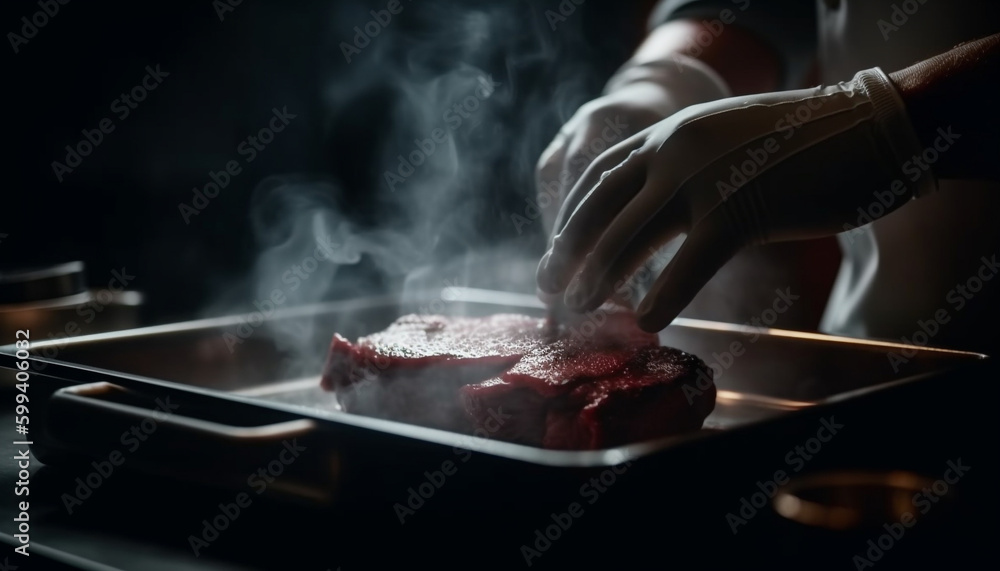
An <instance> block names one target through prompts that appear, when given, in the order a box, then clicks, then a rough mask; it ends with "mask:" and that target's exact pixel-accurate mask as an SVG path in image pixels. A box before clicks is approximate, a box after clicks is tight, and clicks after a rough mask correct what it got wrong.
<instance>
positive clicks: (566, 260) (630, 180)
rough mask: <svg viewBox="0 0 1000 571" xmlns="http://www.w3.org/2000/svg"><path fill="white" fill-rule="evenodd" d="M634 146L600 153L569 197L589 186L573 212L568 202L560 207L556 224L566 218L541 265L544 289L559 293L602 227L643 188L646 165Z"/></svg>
mask: <svg viewBox="0 0 1000 571" xmlns="http://www.w3.org/2000/svg"><path fill="white" fill-rule="evenodd" d="M633 150H634V149H633V148H631V147H630V146H621V147H618V146H616V147H614V148H612V149H611V150H609V151H608V152H607V153H605V154H604V155H601V156H600V157H598V159H597V160H596V161H595V162H594V164H592V165H591V166H590V167H589V168H588V169H587V172H586V173H584V177H583V178H582V179H580V181H579V182H577V184H576V186H574V187H573V190H571V191H570V195H569V196H568V197H567V201H569V200H570V199H572V198H573V197H574V195H578V194H580V193H581V192H583V191H582V190H581V189H583V188H587V189H588V190H589V192H587V193H586V196H585V197H584V199H583V200H581V201H579V204H578V205H577V206H576V208H575V209H574V211H573V212H572V214H569V215H568V216H567V211H568V208H569V207H570V203H569V202H567V203H566V204H564V205H563V208H562V210H560V213H559V218H558V219H557V221H556V225H557V227H559V223H560V220H563V219H565V220H566V223H565V225H564V226H563V227H562V229H561V230H560V231H559V233H558V234H556V235H555V236H554V237H553V240H552V247H551V248H550V249H549V251H548V253H547V254H546V256H545V257H544V258H543V263H542V264H540V265H539V271H538V276H537V277H538V287H540V288H541V289H542V290H543V291H547V292H549V293H558V292H561V291H562V290H563V289H565V287H566V284H567V283H568V282H569V280H570V278H571V277H572V276H573V274H574V273H576V270H577V269H578V268H579V266H580V264H581V263H582V262H583V258H584V256H585V255H586V253H587V251H588V250H589V249H590V248H591V246H592V245H593V244H594V242H596V241H597V239H598V237H599V236H600V233H601V230H602V229H603V228H605V227H607V225H608V223H610V222H611V220H612V219H613V218H614V216H615V215H616V214H617V213H618V212H619V211H621V209H622V208H623V207H624V206H625V205H626V204H628V202H629V201H630V200H631V199H632V197H633V196H635V194H636V193H637V192H639V189H641V188H642V185H643V182H644V180H645V176H646V169H645V167H644V164H643V161H641V160H639V159H637V158H634V155H632V154H631V153H632V151H633ZM630 157H633V158H632V159H631V160H629V158H630ZM595 173H599V174H595ZM597 177H599V178H598V180H594V179H595V178H597ZM591 181H593V182H591Z"/></svg>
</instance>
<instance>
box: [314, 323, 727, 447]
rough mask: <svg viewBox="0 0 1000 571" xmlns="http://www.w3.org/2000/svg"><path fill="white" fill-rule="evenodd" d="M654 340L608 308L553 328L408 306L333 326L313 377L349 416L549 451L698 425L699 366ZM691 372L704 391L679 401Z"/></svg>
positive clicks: (710, 399)
mask: <svg viewBox="0 0 1000 571" xmlns="http://www.w3.org/2000/svg"><path fill="white" fill-rule="evenodd" d="M657 344H658V339H657V336H656V335H654V334H650V333H645V332H643V331H641V330H640V329H639V328H638V326H637V325H636V323H635V318H634V316H633V315H632V313H631V312H629V311H627V310H622V309H621V308H616V307H610V306H604V307H602V308H601V309H599V310H597V311H595V312H592V313H591V314H590V318H588V319H587V320H585V321H581V322H578V323H576V324H570V325H562V326H558V327H556V326H554V325H553V324H551V323H550V322H547V321H546V320H543V319H537V318H532V317H527V316H523V315H511V314H500V315H494V316H491V317H484V318H463V317H444V316H436V315H432V316H420V315H410V316H405V317H402V318H400V319H398V320H397V321H396V322H395V323H393V324H392V325H390V326H389V327H388V328H387V329H386V330H385V331H382V332H380V333H376V334H374V335H370V336H368V337H362V338H361V339H359V340H358V341H357V343H351V342H349V341H347V340H346V339H344V338H343V337H341V336H339V335H335V336H334V339H333V342H332V344H331V346H330V354H329V358H328V360H327V365H326V368H325V370H324V374H323V380H322V385H323V387H324V388H325V389H327V390H336V391H337V393H338V398H339V400H340V402H341V404H342V405H343V407H344V410H346V411H348V412H352V413H356V414H363V415H368V416H376V417H381V418H388V419H392V420H399V421H403V422H411V423H414V424H421V425H424V426H431V427H436V428H444V429H448V430H460V431H464V432H468V431H470V430H472V429H474V428H480V429H482V430H485V431H486V434H488V435H489V436H490V437H493V438H499V439H504V440H511V441H515V442H523V443H526V444H532V445H544V446H546V447H550V448H596V447H603V446H613V445H615V444H620V443H625V442H630V441H635V440H642V439H648V438H653V437H656V436H662V435H664V434H668V433H672V432H676V431H680V430H686V429H693V428H698V427H699V426H700V425H701V422H702V421H703V420H704V418H705V416H707V415H708V413H709V412H711V410H712V408H713V407H714V402H715V399H714V391H715V389H714V386H712V385H711V372H710V371H709V370H708V368H707V367H706V366H705V365H704V363H702V362H701V361H700V360H699V359H697V358H696V357H693V356H691V355H687V354H685V353H682V352H680V351H677V350H674V349H667V348H660V347H657ZM699 371H701V372H702V375H703V378H704V379H705V380H703V381H702V383H701V387H702V388H701V389H700V391H701V392H703V393H705V394H703V395H702V396H700V397H698V398H697V399H696V402H694V403H693V404H691V405H689V404H688V400H689V399H687V398H686V395H685V394H684V393H683V392H682V391H683V389H682V386H681V385H682V383H689V384H690V385H691V386H694V382H695V381H696V379H697V378H698V374H699ZM706 375H707V376H706ZM484 379H487V380H484ZM467 385H468V386H467ZM463 387H464V388H463ZM705 387H707V389H706V388H705ZM709 393H710V394H709ZM498 419H499V420H498ZM477 433H479V432H478V431H477Z"/></svg>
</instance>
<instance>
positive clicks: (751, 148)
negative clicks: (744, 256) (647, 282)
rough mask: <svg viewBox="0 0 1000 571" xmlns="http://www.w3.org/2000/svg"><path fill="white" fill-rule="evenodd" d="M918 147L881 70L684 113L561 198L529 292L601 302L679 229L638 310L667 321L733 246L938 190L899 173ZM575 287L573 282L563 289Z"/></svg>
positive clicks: (616, 152) (652, 326) (569, 301)
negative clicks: (883, 197) (673, 249)
mask: <svg viewBox="0 0 1000 571" xmlns="http://www.w3.org/2000/svg"><path fill="white" fill-rule="evenodd" d="M920 152H921V148H920V143H919V141H918V139H917V136H916V133H915V132H914V130H913V126H912V124H911V123H910V120H909V117H908V115H907V113H906V109H905V107H904V105H903V102H902V100H901V99H900V97H899V94H898V93H897V92H896V90H895V88H894V87H893V85H892V84H891V83H890V81H889V78H888V77H887V76H886V75H885V74H884V73H883V72H882V70H880V69H878V68H874V69H870V70H867V71H862V72H859V73H858V74H857V75H856V76H855V77H854V79H853V80H851V81H849V82H846V83H841V84H838V85H832V86H829V87H817V88H814V89H803V90H796V91H786V92H778V93H766V94H761V95H754V96H747V97H733V98H730V99H725V100H721V101H715V102H712V103H705V104H700V105H695V106H692V107H688V108H686V109H684V110H682V111H680V112H678V113H676V114H674V115H672V116H671V117H669V118H667V119H665V120H663V121H661V122H660V123H657V124H656V125H654V126H652V127H650V128H648V129H646V130H645V131H643V132H641V133H638V134H636V135H635V136H633V137H631V138H630V139H628V140H627V141H625V142H623V143H621V144H619V145H616V146H615V147H614V148H611V149H609V150H608V151H607V152H605V153H604V154H602V155H601V156H600V157H598V158H597V160H595V161H594V163H593V164H592V165H591V166H590V167H589V168H588V169H587V171H586V172H585V173H584V175H583V177H581V179H580V180H579V182H577V184H576V185H575V186H574V187H573V189H572V190H571V192H570V194H569V196H568V197H567V199H566V205H565V206H564V207H563V208H562V209H561V210H560V212H559V215H558V217H557V219H556V222H555V227H556V229H557V230H558V234H557V235H556V236H555V237H554V238H553V243H552V247H551V248H550V249H549V251H548V252H547V253H546V254H545V256H544V257H543V258H542V260H541V262H540V264H539V268H538V287H539V289H540V290H541V291H542V292H545V293H548V294H558V293H561V292H563V291H564V290H565V295H564V301H565V302H566V305H567V306H568V307H569V308H570V309H574V310H577V311H584V310H588V309H592V308H594V307H597V306H598V305H599V304H600V303H601V301H602V300H604V299H606V298H607V297H609V296H610V295H612V294H613V293H614V291H613V286H612V284H616V283H621V280H622V278H624V277H625V276H627V274H629V273H630V272H631V271H632V270H633V269H634V268H635V267H637V266H638V265H639V264H640V263H642V261H643V260H644V259H645V258H647V257H648V256H649V254H650V248H651V247H655V246H657V245H660V244H662V243H664V242H666V241H668V240H670V239H672V238H674V237H676V236H678V235H680V234H687V238H686V239H685V241H684V243H683V245H682V246H681V249H680V250H679V251H678V252H677V255H676V256H675V257H674V258H673V260H672V261H671V262H670V264H669V265H668V266H667V268H666V269H665V270H664V271H663V273H662V274H661V275H660V276H659V278H658V279H657V280H656V283H655V284H654V285H653V286H652V288H651V289H650V291H649V293H648V294H647V295H646V297H645V298H644V299H643V301H642V303H641V304H640V306H639V308H638V313H639V323H640V325H641V326H642V327H643V328H644V329H646V330H648V331H655V330H659V329H662V328H663V327H666V326H667V325H668V324H669V323H670V322H671V321H672V320H673V318H674V317H676V316H677V314H678V313H680V311H681V310H682V309H684V307H685V306H687V304H688V303H689V302H690V301H691V299H692V298H693V297H694V296H695V294H697V293H698V291H699V290H700V289H701V288H702V286H704V285H705V283H706V282H707V281H708V280H709V279H711V277H712V276H713V275H714V274H715V272H716V271H717V270H718V269H719V268H721V267H722V266H723V265H724V264H725V263H726V262H727V261H728V260H729V259H730V258H731V257H732V256H733V255H734V254H735V253H736V252H737V251H738V250H740V249H741V248H743V247H744V246H747V245H751V244H762V243H766V242H774V241H781V240H791V239H801V238H810V237H819V236H825V235H830V234H836V233H838V232H841V231H843V230H844V229H845V228H850V227H851V226H850V225H851V224H855V223H857V220H858V209H859V208H862V209H864V210H866V211H872V210H874V211H875V212H876V213H877V212H878V209H869V208H868V207H869V206H870V205H872V204H873V202H877V199H876V197H875V193H876V192H879V193H884V192H892V193H894V194H893V196H894V197H895V201H894V202H893V203H891V207H887V208H884V209H883V210H884V212H883V214H885V213H888V212H889V211H891V210H894V209H895V208H897V207H898V206H900V205H902V204H903V203H904V202H906V201H907V200H908V199H910V198H912V197H914V196H919V195H920V194H922V193H925V192H927V191H929V190H931V189H934V188H935V186H936V181H935V180H934V178H933V176H931V175H930V173H927V174H925V175H924V176H923V177H922V178H920V179H919V180H918V181H916V182H915V183H913V182H910V178H909V177H904V176H903V175H902V173H901V169H902V167H903V165H904V164H905V163H907V161H909V160H910V159H911V157H912V156H913V155H916V154H919V153H920ZM571 280H572V281H571Z"/></svg>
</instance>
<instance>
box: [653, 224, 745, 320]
mask: <svg viewBox="0 0 1000 571" xmlns="http://www.w3.org/2000/svg"><path fill="white" fill-rule="evenodd" d="M741 247H742V242H741V241H740V240H738V239H737V238H736V234H735V233H734V232H733V230H732V226H731V224H729V222H728V217H727V216H726V211H725V209H724V208H716V209H715V210H714V211H712V212H711V213H710V214H708V215H707V216H705V218H703V219H702V220H701V221H700V222H698V223H697V224H696V225H695V227H694V228H693V229H692V230H691V232H690V233H689V234H688V237H687V239H685V240H684V243H683V244H682V245H681V248H680V250H678V251H677V255H676V256H674V259H673V260H672V261H671V262H670V264H668V265H667V268H666V269H665V270H663V273H661V274H660V277H658V278H657V279H656V282H655V283H654V284H653V287H652V288H650V290H649V293H647V294H646V297H645V298H644V299H643V300H642V303H641V304H639V309H638V314H639V327H641V328H642V329H644V330H646V331H659V330H660V329H663V328H664V327H666V326H667V325H669V324H670V322H671V321H673V320H674V318H675V317H677V314H679V313H680V312H681V310H683V309H684V308H685V307H687V305H688V304H689V303H691V300H692V299H694V296H695V295H697V294H698V292H699V291H701V288H703V287H704V286H705V284H706V283H708V280H710V279H712V276H714V275H715V273H716V272H717V271H719V269H720V268H721V267H722V266H723V265H725V264H726V262H728V261H729V260H730V259H731V258H732V257H733V255H735V254H736V252H737V251H739V249H740V248H741Z"/></svg>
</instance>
